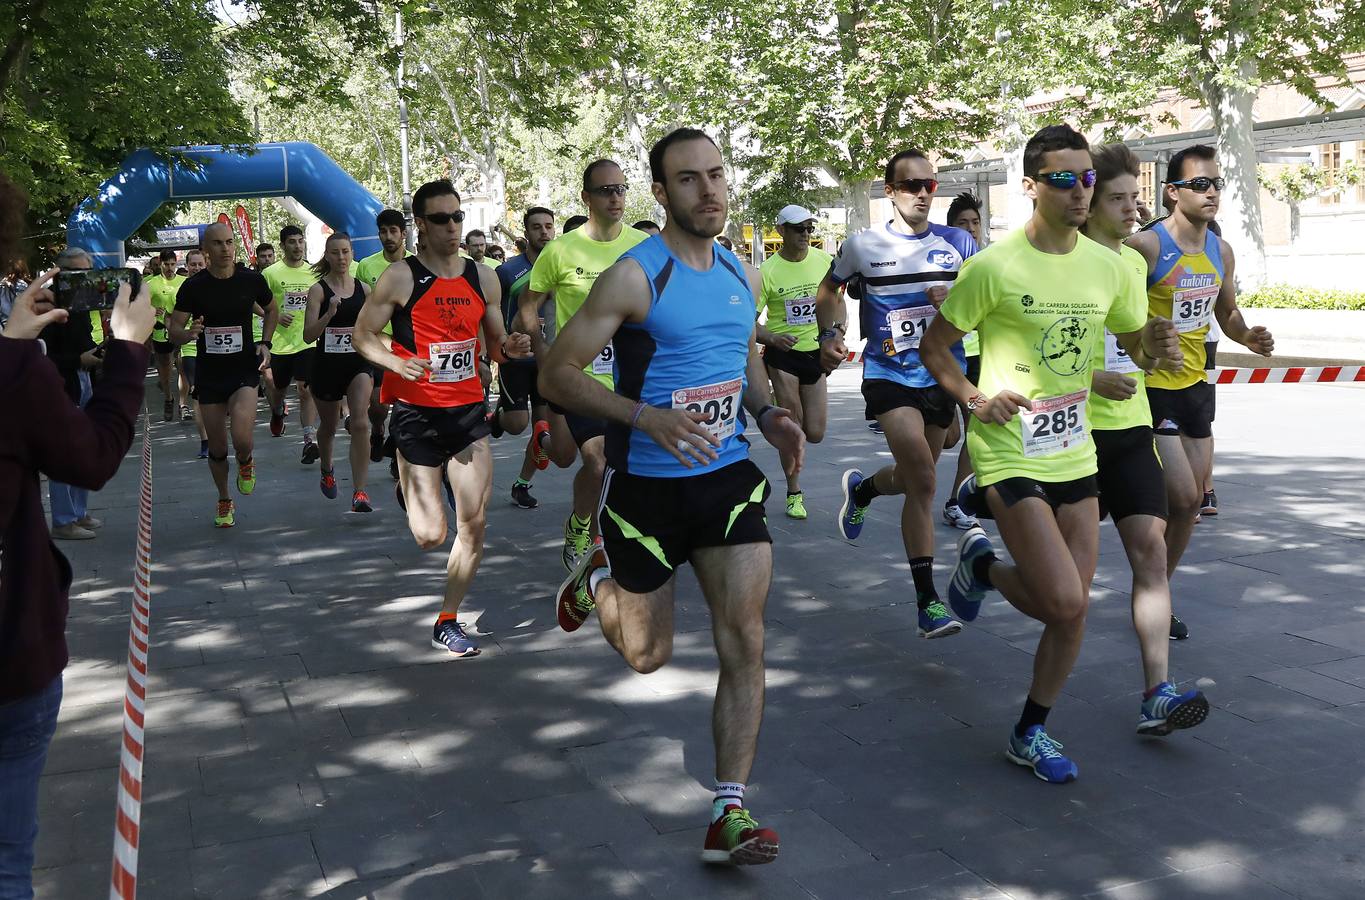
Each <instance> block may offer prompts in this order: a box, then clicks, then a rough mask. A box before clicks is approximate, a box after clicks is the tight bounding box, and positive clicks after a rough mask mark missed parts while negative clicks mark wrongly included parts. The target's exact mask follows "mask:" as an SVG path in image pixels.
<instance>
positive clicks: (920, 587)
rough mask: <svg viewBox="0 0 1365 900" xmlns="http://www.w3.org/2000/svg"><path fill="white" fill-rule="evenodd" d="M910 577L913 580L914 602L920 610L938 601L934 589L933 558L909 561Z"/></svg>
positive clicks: (926, 557)
mask: <svg viewBox="0 0 1365 900" xmlns="http://www.w3.org/2000/svg"><path fill="white" fill-rule="evenodd" d="M910 577H911V578H913V579H915V602H916V603H917V604H918V606H919V608H920V609H924V608H925V607H927V606H928V605H929V604H930V603H933V602H934V601H935V600H937V599H938V591H936V590H935V589H934V558H933V557H932V556H917V557H915V558H914V559H912V560H910Z"/></svg>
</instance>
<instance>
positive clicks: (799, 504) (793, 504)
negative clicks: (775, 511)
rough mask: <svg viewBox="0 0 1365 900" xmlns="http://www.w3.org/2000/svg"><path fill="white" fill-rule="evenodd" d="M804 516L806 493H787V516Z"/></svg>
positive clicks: (792, 517)
mask: <svg viewBox="0 0 1365 900" xmlns="http://www.w3.org/2000/svg"><path fill="white" fill-rule="evenodd" d="M805 517H806V495H805V494H802V493H800V492H798V493H795V494H788V495H787V518H789V519H804V518H805Z"/></svg>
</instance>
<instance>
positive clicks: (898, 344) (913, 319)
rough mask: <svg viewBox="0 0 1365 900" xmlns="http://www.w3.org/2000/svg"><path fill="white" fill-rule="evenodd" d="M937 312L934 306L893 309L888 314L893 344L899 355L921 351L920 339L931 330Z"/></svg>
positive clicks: (888, 324) (887, 321)
mask: <svg viewBox="0 0 1365 900" xmlns="http://www.w3.org/2000/svg"><path fill="white" fill-rule="evenodd" d="M935 312H936V310H935V309H934V308H933V307H932V306H913V307H911V308H910V309H893V310H891V311H890V312H889V313H887V314H886V324H887V327H889V328H890V329H891V342H892V344H893V345H895V350H896V352H897V353H904V352H905V351H906V350H918V349H919V342H920V338H922V337H924V332H926V331H928V330H929V323H930V322H932V321H933V320H934V313H935Z"/></svg>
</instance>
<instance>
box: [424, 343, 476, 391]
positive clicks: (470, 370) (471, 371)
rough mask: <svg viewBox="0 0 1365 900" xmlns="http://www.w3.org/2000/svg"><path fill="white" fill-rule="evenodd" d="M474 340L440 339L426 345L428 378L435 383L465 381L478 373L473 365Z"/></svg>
mask: <svg viewBox="0 0 1365 900" xmlns="http://www.w3.org/2000/svg"><path fill="white" fill-rule="evenodd" d="M475 343H476V341H475V340H474V339H473V338H470V339H469V340H467V341H441V342H439V343H432V344H429V345H428V352H429V353H430V359H431V373H430V378H431V380H432V381H433V382H435V383H437V384H448V383H450V382H455V381H467V380H468V379H470V378H474V377H476V376H477V375H478V374H479V371H478V369H477V368H475V366H474V345H475Z"/></svg>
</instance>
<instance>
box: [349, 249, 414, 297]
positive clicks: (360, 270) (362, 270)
mask: <svg viewBox="0 0 1365 900" xmlns="http://www.w3.org/2000/svg"><path fill="white" fill-rule="evenodd" d="M409 256H412V254H411V253H409V252H407V251H406V250H404V251H403V257H404V258H405V259H406V258H407V257H409ZM391 265H392V263H390V262H389V261H388V259H387V258H386V257H385V256H384V251H383V250H380V251H379V252H378V253H371V254H370V255H369V256H367V257H365V258H364V259H362V260H361V261H360V262H359V263H357V264H356V267H355V271H354V272H353V273H352V274H353V275H355V277H356V278H359V279H360V280H361V281H363V282H365V287H366V288H367V289H368V288H373V287H374V285H375V282H377V281H379V276H380V275H383V274H384V270H385V269H387V268H388V267H389V266H391Z"/></svg>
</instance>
